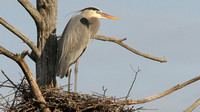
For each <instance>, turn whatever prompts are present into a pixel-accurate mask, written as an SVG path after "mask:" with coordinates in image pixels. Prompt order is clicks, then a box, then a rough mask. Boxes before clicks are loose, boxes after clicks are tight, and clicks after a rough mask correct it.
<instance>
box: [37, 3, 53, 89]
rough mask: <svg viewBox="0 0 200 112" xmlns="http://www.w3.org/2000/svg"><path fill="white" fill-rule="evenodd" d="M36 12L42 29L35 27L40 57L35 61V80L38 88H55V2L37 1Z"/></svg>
mask: <svg viewBox="0 0 200 112" xmlns="http://www.w3.org/2000/svg"><path fill="white" fill-rule="evenodd" d="M37 10H38V11H39V12H40V14H41V15H42V16H43V19H44V20H43V24H42V28H41V27H37V47H38V49H40V50H41V51H42V55H41V57H40V58H39V59H37V60H36V79H37V83H38V85H39V86H40V87H45V88H52V87H56V86H57V82H56V76H55V72H54V66H55V63H56V53H57V37H56V35H55V34H56V25H57V0H37Z"/></svg>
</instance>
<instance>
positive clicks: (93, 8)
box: [81, 7, 100, 11]
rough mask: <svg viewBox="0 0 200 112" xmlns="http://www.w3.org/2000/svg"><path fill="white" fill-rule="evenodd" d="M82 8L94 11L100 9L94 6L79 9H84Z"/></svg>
mask: <svg viewBox="0 0 200 112" xmlns="http://www.w3.org/2000/svg"><path fill="white" fill-rule="evenodd" d="M84 10H94V11H100V10H99V9H97V8H96V7H88V8H85V9H82V10H81V11H84Z"/></svg>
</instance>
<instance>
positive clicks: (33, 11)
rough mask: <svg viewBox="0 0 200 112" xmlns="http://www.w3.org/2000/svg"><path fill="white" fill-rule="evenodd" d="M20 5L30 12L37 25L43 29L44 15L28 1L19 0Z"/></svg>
mask: <svg viewBox="0 0 200 112" xmlns="http://www.w3.org/2000/svg"><path fill="white" fill-rule="evenodd" d="M18 1H19V3H20V4H21V5H22V6H23V7H24V8H25V9H26V10H27V11H28V13H29V14H30V15H31V16H32V18H33V19H34V21H35V23H36V25H37V26H38V27H39V28H43V27H44V26H43V25H44V24H43V23H44V22H43V17H42V15H41V14H40V13H39V12H38V10H37V9H36V8H35V7H34V6H33V5H32V4H31V3H30V2H29V1H28V0H18Z"/></svg>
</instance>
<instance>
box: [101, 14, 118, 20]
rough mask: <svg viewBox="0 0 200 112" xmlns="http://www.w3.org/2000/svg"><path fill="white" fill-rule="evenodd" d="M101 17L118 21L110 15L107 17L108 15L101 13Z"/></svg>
mask: <svg viewBox="0 0 200 112" xmlns="http://www.w3.org/2000/svg"><path fill="white" fill-rule="evenodd" d="M101 16H102V17H104V18H108V19H114V20H120V19H119V18H116V17H114V16H111V15H108V14H105V13H101Z"/></svg>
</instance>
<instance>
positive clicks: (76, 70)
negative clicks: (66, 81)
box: [74, 58, 79, 93]
mask: <svg viewBox="0 0 200 112" xmlns="http://www.w3.org/2000/svg"><path fill="white" fill-rule="evenodd" d="M78 62H79V58H78V59H77V61H76V66H75V70H74V72H75V85H74V92H75V93H77V73H78Z"/></svg>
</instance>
